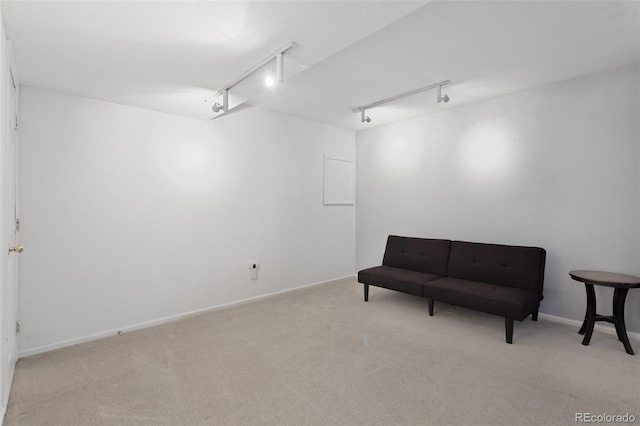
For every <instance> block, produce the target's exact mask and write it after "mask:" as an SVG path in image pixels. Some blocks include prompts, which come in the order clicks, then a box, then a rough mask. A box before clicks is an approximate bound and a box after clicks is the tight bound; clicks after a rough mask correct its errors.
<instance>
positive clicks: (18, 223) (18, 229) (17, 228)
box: [16, 218, 20, 232]
mask: <svg viewBox="0 0 640 426" xmlns="http://www.w3.org/2000/svg"><path fill="white" fill-rule="evenodd" d="M17 231H20V218H16V232H17Z"/></svg>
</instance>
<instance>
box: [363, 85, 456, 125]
mask: <svg viewBox="0 0 640 426" xmlns="http://www.w3.org/2000/svg"><path fill="white" fill-rule="evenodd" d="M449 83H451V81H449V80H445V81H441V82H440V83H436V84H432V85H430V86H425V87H421V88H419V89H415V90H412V91H410V92H406V93H401V94H399V95H396V96H392V97H390V98H386V99H382V100H380V101H376V102H373V103H370V104H368V105H364V106H361V107H358V108H354V109H353V110H352V111H353V112H359V113H360V122H361V123H371V118H369V116H365V115H364V111H365V110H367V109H369V108H373V107H377V106H380V105H384V104H387V103H389V102H393V101H397V100H398V99H402V98H406V97H407V96H412V95H416V94H418V93H422V92H425V91H427V90H431V89H436V88H437V89H438V97H437V101H438V103H440V102H442V101H444V102H445V103H447V102H449V100H450V98H449V96H448V95H447V94H445V95H444V96H442V86H444V85H445V84H449Z"/></svg>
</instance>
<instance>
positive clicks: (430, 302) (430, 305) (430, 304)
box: [428, 299, 434, 317]
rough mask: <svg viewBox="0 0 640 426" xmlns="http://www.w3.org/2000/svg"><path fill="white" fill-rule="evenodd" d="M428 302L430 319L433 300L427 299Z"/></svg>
mask: <svg viewBox="0 0 640 426" xmlns="http://www.w3.org/2000/svg"><path fill="white" fill-rule="evenodd" d="M428 300H429V316H430V317H432V316H433V302H434V300H433V299H428Z"/></svg>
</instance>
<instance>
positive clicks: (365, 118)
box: [360, 109, 371, 123]
mask: <svg viewBox="0 0 640 426" xmlns="http://www.w3.org/2000/svg"><path fill="white" fill-rule="evenodd" d="M360 122H361V123H371V117H369V116H368V115H364V110H363V109H362V110H360Z"/></svg>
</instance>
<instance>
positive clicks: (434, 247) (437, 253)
mask: <svg viewBox="0 0 640 426" xmlns="http://www.w3.org/2000/svg"><path fill="white" fill-rule="evenodd" d="M450 246H451V241H449V240H435V239H426V238H410V237H399V236H397V235H389V238H387V248H386V249H385V251H384V258H383V259H382V264H383V265H384V266H392V267H395V268H402V269H409V270H411V271H418V272H425V273H428V274H435V275H443V276H444V274H445V273H446V272H447V260H448V258H449V248H450Z"/></svg>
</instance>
